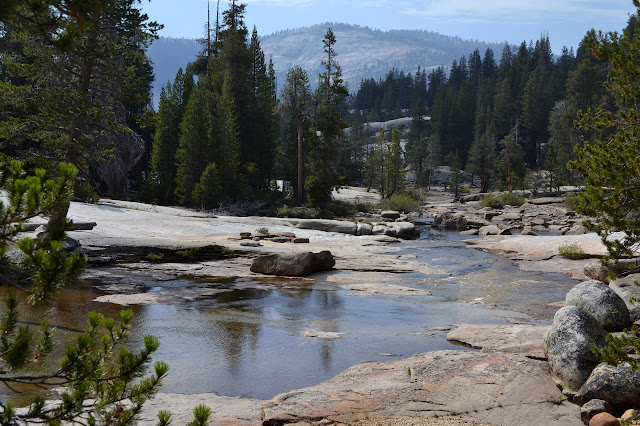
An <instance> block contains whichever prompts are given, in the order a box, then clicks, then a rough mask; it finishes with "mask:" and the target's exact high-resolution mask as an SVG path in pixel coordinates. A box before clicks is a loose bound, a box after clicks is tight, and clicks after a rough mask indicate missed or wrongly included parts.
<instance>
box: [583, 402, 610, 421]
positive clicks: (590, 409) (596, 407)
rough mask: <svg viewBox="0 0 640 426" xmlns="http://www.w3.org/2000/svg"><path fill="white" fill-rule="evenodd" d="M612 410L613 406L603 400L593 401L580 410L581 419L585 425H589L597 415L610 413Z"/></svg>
mask: <svg viewBox="0 0 640 426" xmlns="http://www.w3.org/2000/svg"><path fill="white" fill-rule="evenodd" d="M611 410H612V408H611V404H609V403H608V402H607V401H603V400H601V399H592V400H591V401H589V402H587V403H586V404H584V405H583V406H582V408H581V409H580V419H582V421H583V422H584V424H586V425H588V424H589V420H591V418H592V417H593V416H595V415H596V414H600V413H610V412H611Z"/></svg>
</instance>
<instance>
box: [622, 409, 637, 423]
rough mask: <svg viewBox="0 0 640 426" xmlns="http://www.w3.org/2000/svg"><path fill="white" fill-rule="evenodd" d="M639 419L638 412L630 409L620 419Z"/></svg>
mask: <svg viewBox="0 0 640 426" xmlns="http://www.w3.org/2000/svg"><path fill="white" fill-rule="evenodd" d="M637 417H638V412H637V411H636V410H634V409H633V408H629V409H628V410H627V411H625V412H624V414H623V415H622V416H621V417H620V418H621V419H622V420H633V419H635V418H637Z"/></svg>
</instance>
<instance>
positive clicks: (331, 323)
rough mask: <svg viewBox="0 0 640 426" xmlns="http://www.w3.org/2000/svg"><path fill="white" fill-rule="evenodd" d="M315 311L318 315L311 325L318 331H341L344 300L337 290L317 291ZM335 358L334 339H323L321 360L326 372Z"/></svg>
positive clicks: (314, 300)
mask: <svg viewBox="0 0 640 426" xmlns="http://www.w3.org/2000/svg"><path fill="white" fill-rule="evenodd" d="M313 304H314V308H315V309H314V311H316V312H317V316H316V317H315V318H314V319H313V320H312V321H311V324H310V326H312V328H314V329H315V330H318V331H327V332H335V333H337V332H339V331H340V325H341V323H342V321H341V320H342V312H341V310H340V308H341V307H342V300H341V299H340V296H338V294H337V292H335V291H316V292H314V297H313ZM332 359H333V340H332V339H322V343H321V345H320V361H321V362H322V367H323V368H324V370H325V373H326V372H328V371H329V370H330V369H331V361H332Z"/></svg>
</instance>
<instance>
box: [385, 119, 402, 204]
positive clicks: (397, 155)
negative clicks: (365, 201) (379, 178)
mask: <svg viewBox="0 0 640 426" xmlns="http://www.w3.org/2000/svg"><path fill="white" fill-rule="evenodd" d="M385 163H386V164H385V165H386V168H385V171H386V175H385V184H386V190H385V191H384V193H385V194H386V195H387V196H392V195H393V194H394V193H395V192H396V191H399V190H400V189H402V186H403V180H404V167H403V158H402V147H401V146H400V132H399V131H398V128H397V127H394V128H393V130H392V132H391V143H390V144H389V145H387V147H386V155H385Z"/></svg>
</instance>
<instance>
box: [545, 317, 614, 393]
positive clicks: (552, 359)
mask: <svg viewBox="0 0 640 426" xmlns="http://www.w3.org/2000/svg"><path fill="white" fill-rule="evenodd" d="M606 335H607V332H606V331H605V330H604V328H602V325H600V323H599V322H598V321H597V320H596V319H595V318H594V317H593V316H592V315H591V314H589V313H588V312H587V311H585V310H584V309H582V308H580V307H579V306H565V307H564V308H562V309H560V310H559V311H558V312H556V314H555V316H554V318H553V325H552V326H551V328H550V329H549V331H548V332H547V333H546V334H545V336H544V339H543V349H544V353H545V356H546V357H547V362H548V363H549V369H550V371H551V376H552V377H553V381H554V382H555V384H556V385H557V386H558V387H559V388H560V389H562V393H563V394H565V395H567V396H573V395H574V394H575V393H577V392H578V391H579V390H580V388H581V387H582V385H583V384H584V382H586V381H587V379H588V378H589V375H590V374H591V371H593V369H594V368H595V367H596V366H597V365H598V364H599V363H600V361H599V360H598V357H597V356H596V355H595V354H594V353H593V350H592V349H593V347H594V346H597V347H599V348H601V347H604V346H605V343H606V341H605V336H606Z"/></svg>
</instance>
